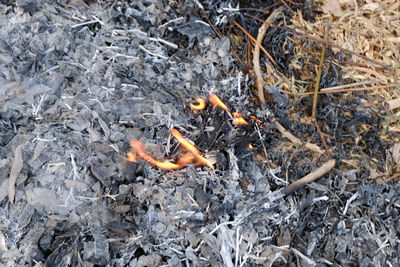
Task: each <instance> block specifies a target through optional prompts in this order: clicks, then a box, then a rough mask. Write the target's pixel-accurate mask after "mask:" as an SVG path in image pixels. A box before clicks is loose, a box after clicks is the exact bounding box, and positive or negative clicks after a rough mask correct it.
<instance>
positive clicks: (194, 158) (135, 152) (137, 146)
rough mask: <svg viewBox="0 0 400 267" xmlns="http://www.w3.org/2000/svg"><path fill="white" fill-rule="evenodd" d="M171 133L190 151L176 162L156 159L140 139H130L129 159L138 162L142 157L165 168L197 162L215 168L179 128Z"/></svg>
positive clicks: (180, 166) (196, 163) (178, 167)
mask: <svg viewBox="0 0 400 267" xmlns="http://www.w3.org/2000/svg"><path fill="white" fill-rule="evenodd" d="M171 134H172V135H173V136H174V137H175V138H176V139H177V140H178V141H179V142H180V144H181V146H182V147H183V148H184V149H186V150H187V151H188V153H187V154H185V155H182V156H181V157H180V158H179V159H178V161H177V162H176V163H173V162H169V161H159V160H156V159H155V158H153V157H152V156H150V155H149V154H148V153H147V152H146V151H145V146H144V144H143V143H142V142H140V141H138V140H131V141H130V144H131V148H132V151H131V152H128V154H127V160H128V161H130V162H136V161H137V160H139V159H142V160H145V161H147V162H149V163H150V164H152V165H154V166H157V167H158V168H160V169H163V170H177V169H181V168H183V167H186V166H188V165H190V164H195V165H196V166H200V165H206V166H208V167H210V168H212V169H213V168H214V166H213V165H212V164H211V162H210V161H209V160H207V159H206V158H204V157H203V156H202V155H201V153H200V151H199V150H198V149H197V148H196V147H195V146H194V145H192V144H191V143H190V142H189V141H188V140H186V139H185V138H184V137H183V135H182V134H181V133H180V132H179V131H178V130H176V129H172V130H171Z"/></svg>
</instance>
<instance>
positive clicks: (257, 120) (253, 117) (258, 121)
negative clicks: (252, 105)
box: [250, 115, 263, 124]
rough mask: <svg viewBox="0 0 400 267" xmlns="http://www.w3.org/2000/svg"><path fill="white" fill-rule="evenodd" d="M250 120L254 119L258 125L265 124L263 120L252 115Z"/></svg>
mask: <svg viewBox="0 0 400 267" xmlns="http://www.w3.org/2000/svg"><path fill="white" fill-rule="evenodd" d="M250 118H251V119H253V120H254V121H255V122H257V123H258V124H261V123H263V122H262V120H260V119H259V118H257V117H256V116H254V115H251V116H250Z"/></svg>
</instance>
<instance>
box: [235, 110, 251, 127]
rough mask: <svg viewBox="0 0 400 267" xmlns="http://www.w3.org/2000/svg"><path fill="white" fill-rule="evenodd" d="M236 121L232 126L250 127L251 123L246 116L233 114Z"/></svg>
mask: <svg viewBox="0 0 400 267" xmlns="http://www.w3.org/2000/svg"><path fill="white" fill-rule="evenodd" d="M232 115H233V117H234V119H233V120H232V124H233V125H236V126H248V125H250V123H249V122H248V121H246V119H245V118H244V116H243V115H242V114H240V113H237V112H232Z"/></svg>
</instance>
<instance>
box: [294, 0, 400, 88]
mask: <svg viewBox="0 0 400 267" xmlns="http://www.w3.org/2000/svg"><path fill="white" fill-rule="evenodd" d="M315 2H316V4H317V6H318V10H320V11H322V12H321V14H320V15H318V16H317V17H316V20H315V22H313V23H310V22H308V21H305V20H303V17H302V13H301V12H300V11H299V12H298V13H297V14H296V15H295V16H294V17H293V19H292V23H293V25H294V26H295V28H297V29H298V30H300V31H302V32H304V33H306V34H309V35H313V36H315V37H318V38H320V39H322V38H323V33H324V28H325V27H326V25H330V31H329V36H328V41H329V42H330V43H332V44H334V45H336V46H337V47H331V49H332V50H333V52H334V53H335V54H336V52H339V50H340V49H339V48H338V47H341V48H344V49H347V50H351V51H354V52H356V53H358V54H360V55H362V56H364V58H362V57H360V56H357V55H355V54H353V55H352V56H351V62H338V63H339V64H343V65H344V66H343V68H342V71H343V72H342V73H343V78H345V79H349V80H350V81H354V82H359V81H365V80H378V82H379V84H393V83H394V84H396V83H398V82H399V78H400V71H399V68H400V63H399V62H400V37H399V36H400V2H399V1H397V0H382V1H371V0H316V1H315ZM298 38H301V37H298ZM303 42H304V40H303ZM365 57H368V58H370V59H372V60H373V61H369V60H366V58H365ZM377 63H381V64H377ZM384 65H386V66H390V67H387V68H385V67H383V66H384Z"/></svg>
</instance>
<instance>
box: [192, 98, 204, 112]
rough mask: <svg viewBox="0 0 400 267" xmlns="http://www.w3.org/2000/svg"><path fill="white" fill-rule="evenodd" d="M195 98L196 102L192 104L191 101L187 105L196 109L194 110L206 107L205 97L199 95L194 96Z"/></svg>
mask: <svg viewBox="0 0 400 267" xmlns="http://www.w3.org/2000/svg"><path fill="white" fill-rule="evenodd" d="M195 99H196V102H197V103H196V104H192V103H190V104H189V107H190V109H191V110H193V111H196V110H203V109H205V108H206V106H207V101H206V100H205V99H203V98H200V97H196V98H195Z"/></svg>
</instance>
